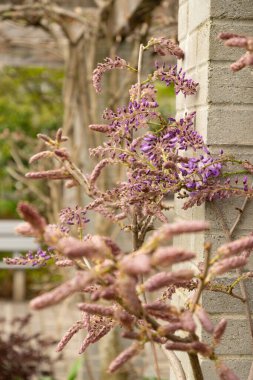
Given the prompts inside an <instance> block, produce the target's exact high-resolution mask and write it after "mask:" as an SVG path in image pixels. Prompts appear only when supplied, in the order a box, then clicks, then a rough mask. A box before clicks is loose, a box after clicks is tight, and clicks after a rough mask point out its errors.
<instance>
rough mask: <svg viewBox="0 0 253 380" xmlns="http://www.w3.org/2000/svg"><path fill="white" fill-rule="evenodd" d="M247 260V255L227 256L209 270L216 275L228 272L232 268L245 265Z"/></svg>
mask: <svg viewBox="0 0 253 380" xmlns="http://www.w3.org/2000/svg"><path fill="white" fill-rule="evenodd" d="M247 262H248V259H247V257H243V256H239V257H229V258H228V259H224V260H221V261H218V262H217V263H215V264H214V265H213V266H212V268H211V272H212V273H213V274H216V275H217V274H223V273H226V272H229V271H230V270H232V269H236V268H241V267H243V266H244V265H246V264H247Z"/></svg>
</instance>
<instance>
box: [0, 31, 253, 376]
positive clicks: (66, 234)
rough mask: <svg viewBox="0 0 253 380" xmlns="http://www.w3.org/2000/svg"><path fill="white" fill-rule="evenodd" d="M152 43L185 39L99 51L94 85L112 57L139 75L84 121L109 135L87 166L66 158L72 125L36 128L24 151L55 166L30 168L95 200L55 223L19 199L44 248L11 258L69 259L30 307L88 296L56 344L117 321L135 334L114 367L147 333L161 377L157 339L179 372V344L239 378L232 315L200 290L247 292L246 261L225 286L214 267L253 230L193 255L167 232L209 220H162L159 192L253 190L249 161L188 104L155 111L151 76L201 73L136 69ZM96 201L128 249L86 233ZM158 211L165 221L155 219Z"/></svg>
mask: <svg viewBox="0 0 253 380" xmlns="http://www.w3.org/2000/svg"><path fill="white" fill-rule="evenodd" d="M148 49H154V51H155V52H156V54H158V55H161V56H164V55H166V54H172V55H174V56H176V57H177V58H178V59H179V60H180V59H183V58H184V53H183V51H182V50H181V49H180V48H179V46H177V45H176V44H175V43H174V42H172V41H170V40H168V39H166V38H163V37H162V38H152V39H151V40H150V41H149V42H148V43H147V45H146V46H144V45H141V46H140V52H139V60H138V67H137V69H136V68H135V67H134V66H132V65H131V64H130V63H128V62H127V61H125V60H124V59H122V58H120V57H116V58H115V59H112V58H106V60H105V62H104V63H100V64H98V66H97V68H96V69H95V70H94V72H93V84H94V87H95V89H96V91H97V92H100V91H101V90H102V77H103V75H104V73H105V72H106V71H108V70H112V69H121V70H126V71H128V70H130V71H135V72H136V73H137V83H136V84H134V85H133V86H132V87H131V88H130V90H129V96H130V101H129V104H128V105H126V106H123V107H119V108H117V109H116V110H111V109H106V110H105V111H104V113H103V119H104V123H103V124H99V125H97V124H96V125H90V126H89V128H90V129H91V130H92V131H94V133H103V134H104V135H105V138H106V139H105V142H104V144H103V145H102V146H99V147H97V148H95V149H91V151H90V154H91V156H94V157H96V158H98V159H99V162H98V164H97V165H96V166H95V168H94V170H93V171H92V172H91V173H90V174H86V173H83V172H82V171H81V170H79V168H78V167H77V166H76V165H75V163H74V162H73V161H72V159H71V156H70V153H69V152H68V150H67V148H66V147H64V142H65V141H66V140H67V137H66V136H63V133H62V130H61V129H59V130H58V131H57V133H56V136H55V138H52V137H49V136H46V135H42V134H39V135H38V138H39V139H41V140H42V141H44V143H45V146H46V149H45V150H44V151H42V152H39V153H37V154H36V155H34V156H33V157H31V159H30V163H31V164H33V163H34V162H36V161H38V160H42V159H52V165H54V167H53V168H52V169H51V170H46V171H39V172H36V171H33V172H29V173H27V175H26V177H27V178H30V179H33V180H38V179H43V180H50V181H51V180H64V181H66V187H67V188H69V187H75V186H80V187H81V188H82V189H83V191H84V192H85V194H87V195H88V196H89V198H90V201H89V202H88V203H87V204H86V205H85V206H84V207H82V206H80V205H77V206H76V207H75V208H70V207H69V208H66V209H63V210H62V211H61V213H60V215H59V223H58V224H57V225H50V224H47V222H46V220H45V219H44V218H43V217H42V216H41V215H40V214H39V213H38V212H37V210H36V209H35V208H34V207H33V206H31V205H29V204H26V203H22V202H21V203H20V205H19V208H18V210H19V213H20V215H21V217H22V218H23V219H24V220H25V223H23V224H21V225H20V226H19V227H18V229H17V230H18V232H19V233H21V234H23V235H26V236H33V237H35V238H36V239H37V240H38V241H39V242H40V244H41V245H42V246H43V250H42V249H40V250H39V251H38V252H35V253H34V254H33V253H29V254H27V255H26V256H24V257H19V258H15V259H6V261H7V262H8V263H11V264H21V265H22V264H25V263H28V262H29V263H32V264H33V265H35V266H36V265H38V266H41V265H45V264H46V263H47V262H48V260H49V259H50V260H51V259H53V260H54V261H55V265H57V266H61V267H75V268H76V275H75V276H74V278H72V279H70V280H68V281H66V282H64V283H63V284H62V285H60V286H58V287H57V288H55V289H53V290H52V291H50V292H48V293H45V294H42V295H41V296H39V297H36V298H35V299H33V300H32V301H31V307H32V308H33V309H36V310H38V309H42V308H45V307H49V306H51V305H55V304H57V303H59V302H61V301H62V300H64V299H65V298H67V297H68V296H70V295H72V294H73V293H76V292H79V293H82V294H83V295H84V296H85V299H86V300H87V301H86V302H84V303H80V304H78V308H79V309H80V311H81V315H80V320H78V321H77V322H76V323H75V324H74V325H73V326H72V327H70V329H69V330H68V331H67V332H66V334H65V335H64V336H63V338H62V339H61V341H60V342H59V344H58V347H57V350H58V351H61V350H63V348H64V347H65V346H66V344H67V343H68V342H69V340H70V339H71V338H72V337H73V336H74V335H75V334H76V333H77V332H78V331H79V330H82V329H86V330H87V335H86V337H85V338H84V341H83V343H82V345H81V347H80V351H79V353H80V354H82V353H84V352H85V350H86V348H87V347H88V346H89V345H90V344H93V343H95V342H97V341H98V340H100V339H101V338H102V337H103V336H104V335H106V334H107V333H108V332H109V331H110V330H112V329H114V328H115V327H116V326H119V327H120V328H121V329H122V336H123V337H124V338H126V339H130V340H132V344H130V346H129V347H128V348H127V349H125V350H124V351H123V352H121V353H120V354H119V356H118V357H116V358H115V359H114V360H113V362H112V363H111V364H110V366H109V369H108V371H109V372H114V371H116V370H117V369H119V368H120V367H121V366H122V365H123V364H124V363H126V362H127V361H128V360H130V359H131V358H133V357H134V356H136V355H138V354H139V353H141V352H142V351H143V349H144V346H145V345H146V344H148V343H150V344H151V345H152V348H153V352H154V357H155V367H156V372H157V378H158V379H159V378H160V375H159V365H158V363H157V359H156V354H155V350H156V348H155V347H156V346H160V347H161V348H162V349H163V350H164V351H165V352H166V355H167V357H168V360H169V363H170V365H171V367H172V370H173V371H174V373H175V376H176V377H177V379H178V380H179V379H186V375H185V371H184V368H183V366H182V365H181V363H180V361H179V360H178V358H177V356H176V354H175V353H174V351H184V352H187V353H188V355H189V359H190V363H191V366H192V370H193V374H194V377H195V379H196V380H201V379H203V373H202V369H201V366H200V363H199V356H202V357H204V358H208V359H210V360H212V361H213V362H214V363H215V366H216V369H217V372H218V374H219V376H220V378H221V379H224V380H236V379H238V377H237V376H236V375H235V374H234V373H233V372H232V371H231V370H230V369H229V368H228V367H227V366H226V364H225V363H224V362H223V361H221V359H220V358H219V356H218V354H217V346H218V345H219V344H220V341H221V339H222V336H223V334H224V331H225V329H226V324H227V322H226V320H225V319H221V320H220V321H219V322H218V323H217V324H216V325H214V324H213V322H212V321H211V319H210V316H209V315H208V313H207V312H206V311H205V309H204V308H203V307H202V305H201V296H202V293H203V292H204V291H206V290H208V291H210V290H215V291H217V292H222V293H226V294H227V295H228V296H230V297H235V298H239V299H241V300H242V302H244V301H245V300H244V299H243V297H241V296H240V295H238V294H237V293H236V292H235V290H234V288H235V286H236V285H237V284H238V283H239V282H240V281H243V280H244V279H246V278H248V277H252V273H251V272H243V274H241V275H240V276H238V278H237V279H236V280H235V281H232V280H231V284H229V285H227V286H224V285H220V284H219V282H217V281H215V279H216V278H217V276H219V275H223V274H224V273H226V272H229V271H231V270H233V269H236V268H241V267H244V266H245V264H246V263H247V260H248V256H249V253H250V250H251V249H252V248H253V236H246V237H242V238H240V239H238V240H235V241H232V242H229V243H227V244H224V245H222V246H220V247H219V248H218V249H217V251H215V252H213V251H212V245H211V244H210V243H206V244H205V246H204V248H203V249H204V252H205V261H204V263H199V264H198V263H196V261H194V259H195V258H196V254H195V253H194V252H191V251H186V250H185V249H182V248H179V247H174V246H171V245H169V244H170V243H171V241H172V239H173V237H174V236H176V235H181V234H184V233H198V232H201V231H205V230H207V229H208V228H209V225H208V223H206V222H198V221H191V222H177V223H172V224H170V223H168V220H167V217H166V209H167V206H166V199H167V197H168V195H176V196H177V197H178V198H182V199H185V203H184V208H185V209H187V208H189V207H192V206H194V205H200V204H201V203H203V202H205V201H213V200H216V199H224V198H228V197H231V196H245V197H247V198H250V197H253V190H252V187H251V185H250V184H249V183H248V176H250V174H252V172H253V165H252V164H251V163H249V162H246V161H242V160H240V159H237V158H235V157H231V156H230V155H226V154H225V153H224V152H223V151H220V152H219V154H216V155H212V154H211V152H210V151H209V148H208V146H207V145H206V144H205V142H204V140H203V138H202V136H201V135H200V134H199V133H198V132H197V131H196V129H195V127H194V118H195V113H194V112H193V113H188V114H185V115H184V116H183V117H181V118H179V119H175V118H172V117H168V118H167V117H164V116H163V115H162V114H161V113H160V112H159V107H158V106H159V105H158V103H157V94H156V82H157V81H162V82H164V83H165V84H166V85H167V86H170V85H173V86H174V89H175V93H176V94H178V93H179V92H181V93H183V94H184V96H191V95H194V94H196V92H197V90H198V83H196V82H195V81H194V80H192V79H190V78H188V77H187V75H186V74H185V73H184V72H183V71H182V69H179V68H178V67H177V66H168V67H166V66H165V65H164V64H163V63H157V64H156V67H155V69H154V71H153V72H152V73H150V74H149V75H148V76H147V77H146V78H145V79H143V78H142V60H143V54H144V52H145V51H146V50H148ZM111 165H113V167H115V165H121V166H123V167H124V173H125V178H124V179H123V180H121V181H119V182H118V183H116V184H115V185H114V186H113V187H112V188H110V189H107V190H106V191H104V190H101V189H100V187H99V181H98V179H99V177H100V175H102V173H103V170H104V169H105V168H106V167H108V166H111ZM238 166H240V169H239V170H238ZM238 173H239V174H243V175H244V176H243V178H242V177H241V176H240V179H238V177H237V174H238ZM92 212H98V213H100V214H102V215H103V217H105V218H108V219H110V220H111V221H112V222H113V223H116V224H118V225H119V226H120V228H121V230H122V231H123V232H125V233H127V234H129V233H131V234H132V237H133V246H132V249H130V250H128V251H127V252H125V250H124V248H123V247H122V246H120V244H118V243H116V242H115V241H114V240H112V239H111V238H110V237H108V236H99V235H89V234H86V232H85V226H86V224H87V223H88V222H89V219H88V217H89V218H92V215H93V214H92ZM158 222H159V223H162V225H161V226H160V227H157V224H158ZM150 231H151V232H150ZM147 233H149V235H148V237H147ZM182 263H186V264H187V265H182ZM193 263H195V264H193ZM177 264H180V266H179V267H178V266H177ZM182 290H183V291H184V292H186V293H187V292H189V297H188V298H187V301H186V302H185V304H182V305H180V306H176V305H175V304H173V302H172V296H173V295H174V294H175V293H177V292H178V291H182ZM153 293H154V295H153ZM199 324H201V325H202V327H203V329H204V330H205V331H206V333H207V334H209V336H210V339H208V340H207V341H205V340H203V339H202V338H201V336H200V335H199V333H198V330H197V326H198V325H199Z"/></svg>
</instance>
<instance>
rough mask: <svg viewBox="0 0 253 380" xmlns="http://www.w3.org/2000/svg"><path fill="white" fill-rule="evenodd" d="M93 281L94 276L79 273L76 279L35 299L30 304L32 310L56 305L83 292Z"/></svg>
mask: <svg viewBox="0 0 253 380" xmlns="http://www.w3.org/2000/svg"><path fill="white" fill-rule="evenodd" d="M91 281H92V276H91V274H90V273H87V272H78V273H77V275H76V277H74V278H73V279H72V280H69V281H67V282H65V283H64V284H62V285H60V286H58V287H57V288H55V289H53V290H51V291H50V292H47V293H44V294H42V295H41V296H38V297H36V298H34V299H33V300H32V301H31V302H30V306H31V308H32V309H35V310H39V309H43V308H45V307H48V306H52V305H56V304H57V303H59V302H60V301H62V300H63V299H65V298H67V297H68V296H69V295H71V294H73V293H75V292H76V291H79V290H82V289H83V288H85V286H87V285H88V284H89V283H90V282H91Z"/></svg>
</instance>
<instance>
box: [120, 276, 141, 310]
mask: <svg viewBox="0 0 253 380" xmlns="http://www.w3.org/2000/svg"><path fill="white" fill-rule="evenodd" d="M136 284H137V282H136V279H135V278H134V277H132V276H128V275H125V274H121V275H120V276H119V277H118V279H117V290H118V293H119V296H120V297H121V298H122V300H123V303H124V304H125V305H126V309H127V310H129V312H131V313H132V314H133V315H136V316H139V315H140V314H141V313H142V307H141V302H140V300H139V297H138V295H137V292H136Z"/></svg>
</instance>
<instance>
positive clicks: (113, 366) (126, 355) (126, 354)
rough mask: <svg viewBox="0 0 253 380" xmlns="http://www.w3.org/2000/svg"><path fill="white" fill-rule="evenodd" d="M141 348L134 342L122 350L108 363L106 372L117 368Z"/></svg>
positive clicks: (111, 371)
mask: <svg viewBox="0 0 253 380" xmlns="http://www.w3.org/2000/svg"><path fill="white" fill-rule="evenodd" d="M141 350H142V346H141V345H140V344H139V343H137V342H135V343H133V344H132V345H131V346H130V347H128V348H127V349H126V350H124V351H122V352H121V354H119V355H118V356H117V357H116V358H115V359H114V360H113V361H112V362H111V364H110V366H109V368H108V372H110V373H113V372H115V371H116V370H117V369H119V368H120V367H122V366H123V364H125V363H126V362H127V361H128V360H130V359H132V358H133V357H134V356H136V355H138V353H139V352H140V351H141Z"/></svg>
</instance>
